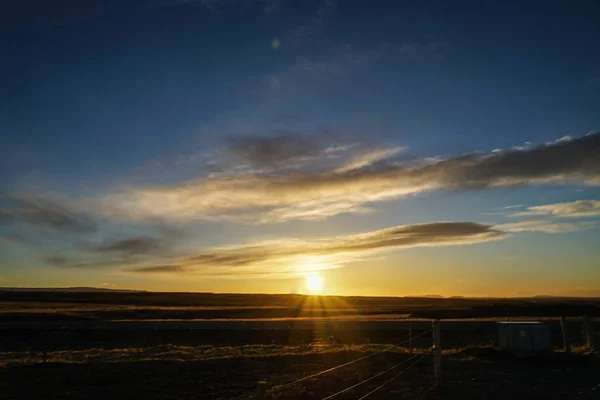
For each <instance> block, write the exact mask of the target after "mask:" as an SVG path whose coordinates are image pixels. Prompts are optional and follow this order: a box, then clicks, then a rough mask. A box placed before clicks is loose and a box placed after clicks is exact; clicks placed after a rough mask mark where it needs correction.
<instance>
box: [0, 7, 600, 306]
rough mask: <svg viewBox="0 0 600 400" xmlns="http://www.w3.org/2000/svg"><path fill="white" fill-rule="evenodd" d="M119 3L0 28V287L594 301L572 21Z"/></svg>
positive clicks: (597, 97)
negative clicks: (313, 283) (314, 283)
mask: <svg viewBox="0 0 600 400" xmlns="http://www.w3.org/2000/svg"><path fill="white" fill-rule="evenodd" d="M122 3H123V2H120V1H108V2H106V1H104V2H96V1H89V2H86V3H85V4H80V3H79V2H76V1H66V2H62V3H61V5H60V6H58V5H51V6H48V5H45V6H44V5H43V4H44V2H40V1H34V0H27V1H23V2H19V3H18V4H6V5H2V6H1V8H0V11H1V12H0V14H1V15H3V17H1V18H2V19H1V20H0V21H1V22H2V23H1V24H0V26H2V27H1V28H0V29H1V30H2V37H3V39H2V40H1V41H0V48H1V49H2V53H3V55H4V57H3V59H4V60H6V61H5V62H3V63H2V64H1V65H0V76H2V87H3V88H4V89H3V90H2V92H0V105H1V106H0V135H1V136H0V193H1V195H2V197H1V198H0V234H1V235H2V236H1V238H0V285H5V286H84V285H85V286H101V285H103V286H107V287H128V288H141V289H150V290H198V291H230V292H231V291H241V292H288V291H294V292H298V291H304V290H306V288H305V287H304V279H305V278H306V276H308V275H311V274H320V275H322V276H323V277H324V279H325V281H326V282H327V283H326V286H325V292H327V293H334V294H361V295H367V294H373V295H376V294H385V295H390V294H391V295H418V294H442V295H469V296H486V295H487V296H516V295H534V294H557V295H599V294H600V292H599V291H598V290H599V289H600V269H598V268H597V265H598V262H599V261H600V252H598V250H597V246H596V243H597V241H598V239H599V235H598V229H597V228H598V227H600V225H599V224H600V219H599V217H600V190H599V186H598V185H599V184H600V164H599V163H600V144H599V142H600V136H599V135H598V134H597V132H598V131H600V90H599V89H600V70H599V69H598V65H600V53H598V51H597V43H598V41H599V39H600V34H599V33H598V29H597V21H598V19H599V17H600V9H599V8H598V6H597V4H594V3H595V2H592V1H590V2H583V1H582V2H578V4H577V5H576V6H575V5H572V4H570V2H566V1H565V2H562V1H557V2H548V4H544V5H543V6H539V5H534V4H516V2H515V4H511V3H510V2H493V1H486V2H469V1H466V2H461V4H448V3H447V2H418V4H417V3H414V4H404V2H387V1H373V2H369V4H368V5H367V4H366V3H365V2H363V1H352V0H338V1H333V0H331V1H293V0H279V1H277V0H264V1H260V0H256V1H253V0H248V1H234V0H196V1H195V0H189V1H175V0H174V1H170V0H155V1H131V2H127V4H126V5H123V4H122ZM565 265H568V268H567V267H565Z"/></svg>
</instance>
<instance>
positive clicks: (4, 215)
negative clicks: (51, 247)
mask: <svg viewBox="0 0 600 400" xmlns="http://www.w3.org/2000/svg"><path fill="white" fill-rule="evenodd" d="M10 200H11V201H12V202H13V203H15V204H16V206H15V207H10V208H0V223H2V222H4V223H7V222H8V223H25V224H30V225H35V226H41V227H45V228H51V229H52V230H55V231H60V232H69V233H91V232H95V231H96V229H97V224H96V222H95V221H94V220H93V219H92V218H91V217H89V216H88V215H86V214H84V213H83V212H79V211H76V210H74V209H73V208H72V207H70V206H61V205H58V204H57V203H55V202H53V201H51V200H49V199H46V198H44V197H42V196H29V197H25V196H12V197H10Z"/></svg>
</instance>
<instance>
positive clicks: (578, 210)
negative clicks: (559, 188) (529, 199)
mask: <svg viewBox="0 0 600 400" xmlns="http://www.w3.org/2000/svg"><path fill="white" fill-rule="evenodd" d="M537 215H542V216H553V217H559V218H580V217H596V216H600V201H599V200H577V201H570V202H564V203H554V204H546V205H543V206H534V207H527V211H522V212H519V213H515V214H513V216H515V217H523V216H537Z"/></svg>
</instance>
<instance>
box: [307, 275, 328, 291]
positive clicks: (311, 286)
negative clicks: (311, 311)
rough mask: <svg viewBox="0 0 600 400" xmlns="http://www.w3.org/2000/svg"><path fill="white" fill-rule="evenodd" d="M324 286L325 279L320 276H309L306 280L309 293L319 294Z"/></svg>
mask: <svg viewBox="0 0 600 400" xmlns="http://www.w3.org/2000/svg"><path fill="white" fill-rule="evenodd" d="M324 286H325V279H323V277H322V276H320V275H311V276H309V277H307V278H306V288H307V289H308V291H309V292H310V293H313V294H320V293H321V292H322V291H323V288H324Z"/></svg>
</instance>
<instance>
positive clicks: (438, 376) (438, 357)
mask: <svg viewBox="0 0 600 400" xmlns="http://www.w3.org/2000/svg"><path fill="white" fill-rule="evenodd" d="M441 331H442V330H441V323H440V321H439V320H436V321H435V322H434V323H433V338H434V346H435V354H434V367H435V369H434V372H435V385H436V386H440V385H441V384H442V337H441Z"/></svg>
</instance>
